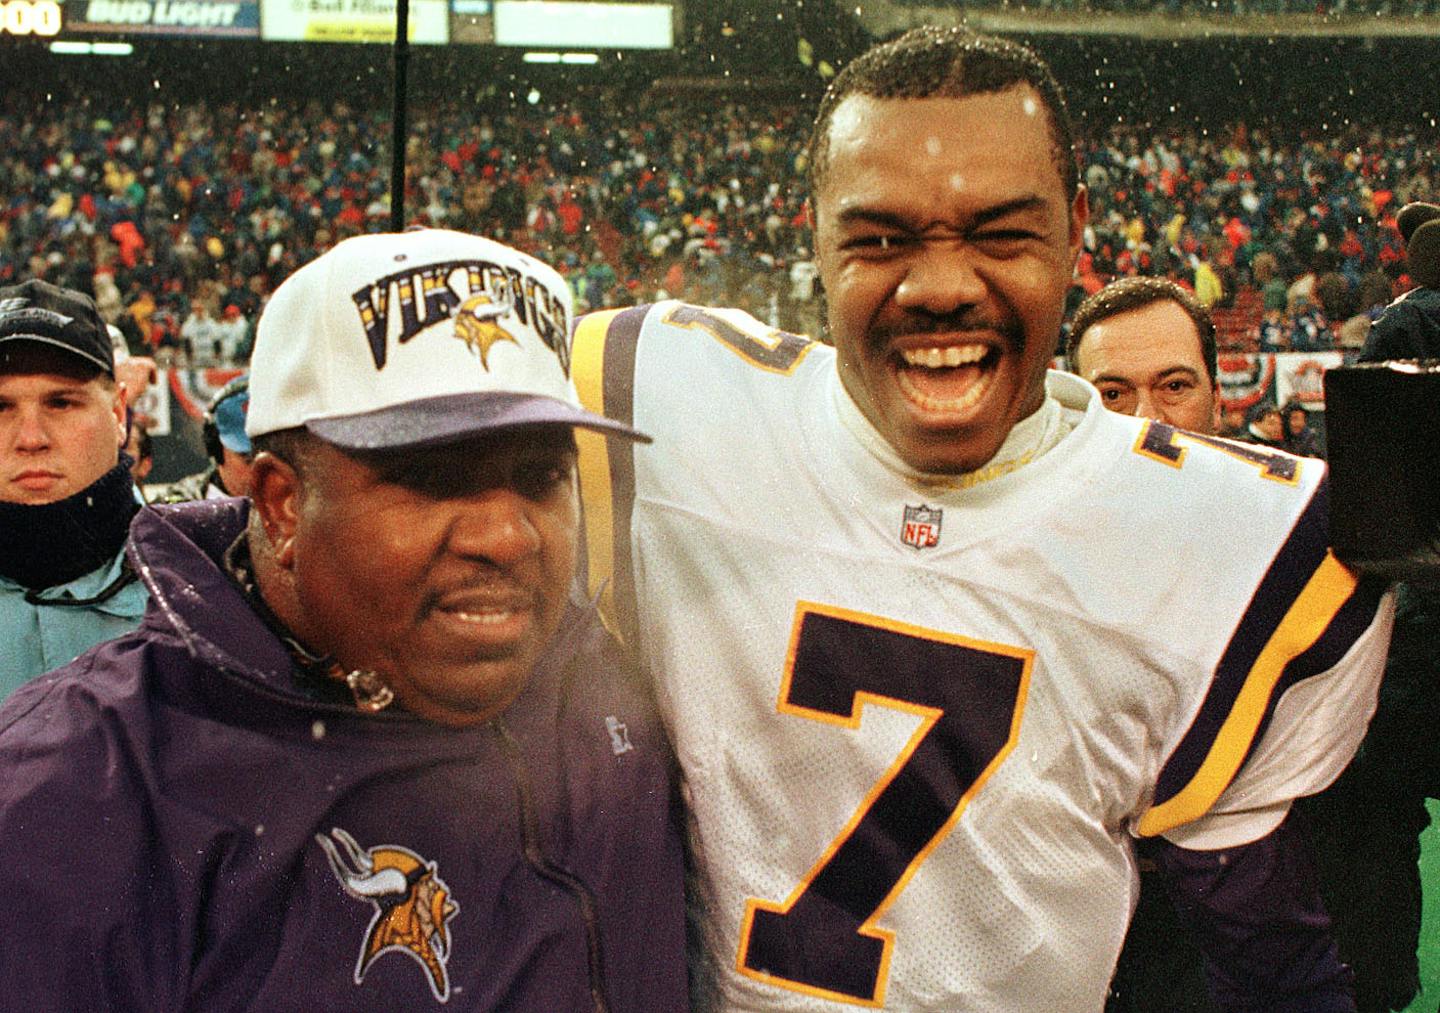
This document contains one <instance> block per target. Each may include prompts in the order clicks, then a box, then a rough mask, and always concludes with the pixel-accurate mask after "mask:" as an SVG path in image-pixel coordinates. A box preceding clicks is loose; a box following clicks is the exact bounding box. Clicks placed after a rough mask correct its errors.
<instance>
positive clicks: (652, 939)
mask: <svg viewBox="0 0 1440 1013" xmlns="http://www.w3.org/2000/svg"><path fill="white" fill-rule="evenodd" d="M247 506H248V504H246V503H244V502H243V501H240V500H214V501H209V502H202V503H193V504H185V505H183V506H178V507H167V508H161V509H147V510H145V511H143V512H142V513H141V514H140V515H139V516H138V517H137V519H136V521H135V524H134V526H133V528H132V531H131V540H130V546H129V551H130V553H131V557H132V559H133V561H134V562H135V564H136V568H137V569H138V570H139V572H140V573H141V575H142V577H143V579H144V580H145V583H146V584H147V585H148V586H149V589H150V595H151V599H150V606H149V610H148V611H147V613H146V616H145V619H144V622H143V623H142V625H141V626H140V628H139V629H138V630H136V631H135V632H134V633H131V634H128V635H126V636H124V637H121V638H120V639H118V640H114V641H111V642H109V643H107V644H103V645H101V646H100V647H97V648H95V649H94V650H92V651H90V652H88V653H87V654H84V655H82V656H81V657H80V658H78V659H76V660H75V661H74V662H73V663H72V664H70V665H68V666H66V667H65V668H62V669H59V670H58V671H56V672H54V673H51V674H49V675H46V676H42V677H40V678H39V679H36V680H35V681H33V682H31V683H29V684H28V685H26V686H25V687H24V688H23V689H22V690H21V691H19V692H17V693H16V694H15V695H14V696H12V697H11V698H10V699H9V700H8V701H7V703H6V704H5V706H4V707H3V708H0V771H3V776H0V898H3V901H0V996H4V997H5V999H4V1001H3V1005H5V1006H7V1007H9V1006H12V1005H13V1006H15V1007H17V1008H24V1009H27V1010H32V1011H37V1013H39V1011H45V1010H66V1011H72V1010H82V1009H116V1010H145V1011H154V1013H160V1011H167V1010H182V1009H199V1010H205V1011H207V1013H208V1011H220V1010H265V1011H282V1010H304V1011H307V1013H313V1011H317V1010H387V1011H388V1010H423V1009H430V1008H434V1009H440V1008H445V1009H463V1010H535V1011H545V1013H551V1011H571V1010H575V1011H597V1010H609V1011H622V1010H635V1011H647V1013H648V1011H667V1010H680V1009H684V1008H685V1003H686V996H685V993H686V971H685V956H684V912H683V897H682V894H683V876H682V867H681V848H680V836H679V828H678V826H677V825H676V821H675V819H674V811H675V810H674V806H673V805H672V799H673V795H672V787H673V785H672V780H671V764H670V756H669V753H668V749H667V745H666V742H665V739H664V736H663V734H662V732H661V729H660V725H659V722H658V720H657V718H656V716H655V714H654V712H653V710H652V708H651V705H650V704H649V702H648V701H647V699H646V697H645V696H644V694H643V693H642V692H640V691H638V690H637V688H636V684H635V683H634V681H633V679H632V676H631V675H630V672H629V670H628V669H627V668H626V666H625V664H624V663H623V662H622V660H621V656H620V654H619V653H618V651H617V650H616V649H615V648H614V647H613V645H612V644H611V642H610V641H609V639H608V638H607V637H606V636H605V634H604V631H603V629H602V628H601V627H600V626H599V623H598V622H597V620H596V619H595V617H594V614H593V612H592V611H591V610H590V609H589V608H588V606H581V605H575V606H572V610H571V614H570V615H568V616H567V618H566V620H565V621H564V622H563V624H562V627H561V629H562V632H561V634H560V637H559V642H557V643H556V644H554V645H552V647H551V649H550V651H549V653H548V654H547V656H546V658H545V660H543V661H542V662H541V664H540V665H539V666H538V667H537V671H536V674H535V676H534V678H533V680H532V681H531V683H530V685H529V686H528V687H527V688H526V690H525V691H524V692H523V693H522V694H521V696H520V697H519V698H518V699H517V700H516V701H515V703H514V704H512V705H511V707H510V708H509V709H508V710H507V711H506V712H505V714H504V715H503V716H501V717H500V718H498V719H496V720H494V721H492V722H490V723H488V724H485V725H482V726H480V727H477V728H473V729H465V730H456V729H451V728H445V727H442V726H438V725H434V724H430V723H427V722H425V721H422V720H419V719H417V718H415V717H412V716H410V715H408V714H405V713H403V712H394V713H391V712H385V713H382V714H379V715H374V716H366V715H362V714H360V713H359V712H357V711H356V710H355V708H354V707H353V706H351V705H349V704H346V703H343V702H340V701H336V700H334V699H333V698H330V697H324V698H323V699H322V697H323V696H324V695H323V694H316V693H314V692H308V691H307V690H306V688H305V684H304V682H303V681H302V680H299V679H297V677H296V674H295V671H294V668H293V665H292V662H291V658H290V655H289V653H288V652H287V650H286V648H285V647H284V646H283V645H282V644H281V642H280V641H279V640H278V639H277V638H276V637H275V635H274V634H273V633H272V632H271V631H270V629H269V628H268V627H267V626H266V625H265V624H264V623H263V622H262V621H261V620H260V619H259V618H258V616H257V615H256V614H255V613H254V611H253V610H252V609H251V608H250V606H249V604H248V603H247V601H246V599H245V597H244V596H243V595H242V594H241V593H240V591H239V590H238V589H237V588H236V586H235V585H234V584H233V583H232V582H231V580H230V579H229V578H228V577H227V576H226V574H225V572H224V570H223V568H222V567H221V566H220V565H218V560H219V559H220V558H221V556H222V554H223V552H224V550H225V548H226V547H227V546H228V545H229V544H230V543H231V542H232V541H233V540H234V539H235V538H236V536H237V535H238V534H239V532H240V531H241V530H242V529H243V526H244V523H245V518H246V510H247ZM442 1004H443V1005H442Z"/></svg>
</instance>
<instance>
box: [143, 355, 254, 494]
mask: <svg viewBox="0 0 1440 1013" xmlns="http://www.w3.org/2000/svg"><path fill="white" fill-rule="evenodd" d="M249 409H250V375H249V374H248V373H246V374H242V375H240V376H237V377H236V378H235V379H233V380H231V381H230V382H229V383H227V384H226V385H225V386H224V387H221V388H220V390H219V391H218V392H217V393H216V394H215V396H214V397H213V398H211V399H210V405H209V407H208V408H206V409H205V417H204V419H203V421H202V424H201V425H202V428H201V436H202V438H203V440H204V442H205V454H206V456H208V457H209V458H210V463H209V464H208V465H207V466H206V467H205V470H204V471H200V472H197V473H195V474H194V475H187V476H185V477H184V478H182V479H179V480H178V481H175V482H171V483H168V484H165V485H151V486H145V488H144V492H145V499H146V502H149V503H182V502H185V501H187V500H195V499H218V498H220V497H221V496H248V495H250V459H251V456H252V450H251V447H250V438H249V437H248V436H246V435H245V416H246V413H247V412H248V411H249Z"/></svg>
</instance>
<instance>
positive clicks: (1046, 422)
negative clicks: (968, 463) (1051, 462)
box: [836, 384, 1074, 488]
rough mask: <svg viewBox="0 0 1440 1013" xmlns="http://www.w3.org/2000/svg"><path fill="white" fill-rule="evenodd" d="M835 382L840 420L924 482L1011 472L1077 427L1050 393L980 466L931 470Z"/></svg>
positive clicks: (959, 483) (975, 480)
mask: <svg viewBox="0 0 1440 1013" xmlns="http://www.w3.org/2000/svg"><path fill="white" fill-rule="evenodd" d="M836 386H837V387H840V390H839V396H838V397H837V399H836V400H837V402H838V409H839V413H840V421H841V423H842V424H843V425H844V426H845V428H846V429H847V430H849V431H850V433H851V434H852V435H853V436H854V437H855V438H856V439H857V440H858V441H859V443H860V444H861V446H863V447H864V448H865V449H866V450H867V451H868V452H869V453H870V454H871V455H872V456H873V457H875V458H877V459H878V460H879V461H880V462H881V463H882V464H884V465H885V466H886V467H887V468H889V469H891V470H892V471H895V472H898V473H900V474H902V475H904V476H905V477H906V478H908V479H911V480H913V481H918V482H921V483H923V484H925V485H931V486H933V485H947V486H955V487H957V488H964V487H969V486H972V485H977V484H979V483H981V482H985V481H989V480H990V479H992V478H999V477H1000V476H1002V475H1008V474H1009V473H1010V472H1012V471H1016V470H1018V469H1020V468H1022V467H1024V466H1025V465H1027V464H1029V463H1031V462H1032V461H1036V460H1039V459H1040V458H1041V457H1043V456H1044V455H1045V454H1046V453H1048V452H1049V451H1051V450H1052V449H1054V448H1055V446H1056V445H1057V444H1059V442H1060V441H1061V440H1062V439H1064V438H1065V435H1066V434H1067V433H1069V432H1070V430H1071V429H1073V428H1074V425H1073V423H1072V422H1071V421H1069V420H1067V419H1066V416H1065V411H1064V409H1063V408H1062V406H1061V404H1060V402H1059V401H1057V400H1056V399H1055V398H1053V397H1051V396H1049V395H1048V394H1047V395H1046V397H1045V400H1043V401H1042V402H1040V407H1039V408H1038V409H1037V410H1036V411H1035V412H1034V413H1032V414H1030V415H1028V416H1026V417H1025V418H1023V419H1021V420H1020V421H1019V422H1017V423H1015V425H1014V426H1013V427H1012V428H1011V430H1010V432H1009V434H1008V435H1007V436H1006V437H1005V442H1004V443H1002V444H1000V449H999V450H997V451H996V452H995V456H994V457H992V458H991V459H990V460H989V461H987V462H986V463H985V464H984V465H982V466H981V467H980V468H978V469H976V470H975V471H973V472H968V473H964V474H959V475H938V474H931V473H928V472H922V471H918V470H916V469H915V468H913V467H911V466H910V465H909V464H906V463H905V461H904V460H903V459H902V458H901V457H900V455H899V453H897V452H896V450H895V448H894V447H893V446H891V445H890V443H889V442H888V441H887V440H886V439H885V437H883V436H882V435H880V433H879V431H878V430H876V428H875V427H874V426H873V425H871V424H870V420H869V419H867V418H866V417H865V415H864V414H863V413H862V412H861V411H860V409H859V407H858V406H857V405H856V404H855V402H854V401H853V400H851V398H850V396H849V395H848V394H847V393H845V391H844V389H843V386H841V385H839V384H837V385H836Z"/></svg>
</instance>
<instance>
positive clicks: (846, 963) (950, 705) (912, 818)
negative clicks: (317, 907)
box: [738, 602, 1033, 1006]
mask: <svg viewBox="0 0 1440 1013" xmlns="http://www.w3.org/2000/svg"><path fill="white" fill-rule="evenodd" d="M1032 658H1033V654H1032V652H1030V651H1027V650H1024V649H1022V648H1018V647H1010V646H1007V645H1005V644H992V643H985V642H983V641H977V640H970V639H968V638H965V637H960V636H956V635H954V634H949V633H943V632H940V631H937V630H927V629H922V628H920V627H917V626H910V625H907V624H904V623H898V622H895V621H893V620H888V619H883V618H880V617H878V616H868V615H863V614H860V613H856V612H849V611H846V610H844V609H837V608H833V607H830V606H826V605H815V604H811V603H809V602H801V603H800V604H799V605H798V606H797V607H796V610H795V626H794V629H793V631H792V633H791V642H790V654H789V658H788V660H787V666H786V672H785V678H784V681H783V682H782V683H781V686H780V700H779V710H780V711H781V713H785V714H793V715H796V716H799V717H803V718H810V719H813V720H816V721H825V722H828V723H831V724H835V725H839V726H841V727H844V728H850V729H858V728H859V726H860V715H861V711H862V709H863V708H864V707H865V705H866V704H876V705H878V706H882V707H891V708H895V709H898V710H903V711H907V712H909V713H912V714H915V715H917V716H919V717H920V718H921V722H920V725H919V727H918V728H917V729H916V730H915V733H914V734H913V735H912V736H911V737H910V740H909V741H908V742H907V743H906V745H905V748H904V749H903V750H902V751H901V753H900V755H899V756H897V757H896V758H895V760H894V762H893V763H892V764H891V765H890V767H889V768H888V769H887V770H886V771H885V773H884V774H883V775H882V776H881V777H880V779H879V780H878V781H877V782H876V783H875V784H874V785H873V786H871V787H870V789H869V792H868V794H867V795H866V796H865V798H864V800H863V801H862V802H861V804H860V806H859V808H858V809H856V810H855V812H854V814H853V815H852V816H851V817H850V819H849V821H848V822H847V823H846V824H845V827H844V828H843V829H842V830H841V831H840V833H839V835H838V836H836V838H835V839H834V840H833V841H832V842H831V843H830V846H829V847H828V848H827V849H826V851H825V853H824V854H823V855H822V856H820V860H819V861H818V862H816V863H815V865H814V867H813V868H811V870H810V872H809V873H808V874H807V875H806V876H805V878H804V879H803V880H802V881H801V882H800V884H799V885H798V886H797V887H796V888H795V890H794V891H792V893H791V894H790V896H789V897H788V898H787V899H786V900H785V901H784V902H783V903H779V904H777V903H773V902H770V901H765V900H758V899H751V900H749V901H748V902H747V903H746V908H745V919H744V922H743V924H742V926H741V932H740V953H739V958H738V967H739V970H740V972H741V973H742V974H746V975H749V976H750V977H753V978H757V979H759V980H761V981H765V982H769V983H771V984H774V985H779V986H781V987H782V988H789V989H793V990H795V991H800V992H806V993H809V994H812V995H820V996H824V997H826V998H829V999H838V1000H841V1001H844V1002H852V1003H858V1004H861V1005H867V1006H879V1005H881V1004H882V1003H883V1002H884V1001H885V982H886V978H887V974H888V971H889V966H890V955H891V950H892V948H893V946H894V942H895V939H894V935H893V934H892V933H890V932H888V931H886V930H884V929H880V928H877V927H876V924H875V923H876V922H877V921H878V920H879V918H880V916H881V915H882V914H883V913H884V912H885V910H886V908H888V907H889V905H890V903H891V902H892V901H893V900H894V899H895V897H897V896H898V895H899V893H900V891H901V890H903V889H904V887H905V884H906V883H908V882H909V880H910V877H911V876H913V875H914V874H915V871H916V870H917V869H918V868H919V866H920V864H921V863H922V862H924V860H925V858H926V856H928V855H929V854H930V852H931V851H932V850H933V849H934V848H935V847H936V846H937V845H938V844H939V843H940V842H941V840H943V839H944V837H945V835H946V834H947V833H948V832H949V830H950V828H951V827H953V826H954V825H955V823H956V821H957V820H959V819H960V815H961V813H963V812H964V810H965V806H966V805H967V803H969V801H970V799H972V798H973V797H974V796H975V793H976V792H977V791H979V790H980V788H981V786H982V785H983V784H984V783H985V781H986V779H987V778H988V777H989V776H990V775H991V774H992V773H993V772H994V771H995V769H996V768H997V767H999V766H1000V764H1001V762H1002V761H1003V760H1004V759H1005V757H1006V756H1007V755H1008V754H1009V752H1010V750H1011V749H1013V748H1014V746H1015V740H1016V738H1017V737H1018V735H1019V733H1020V718H1021V714H1022V712H1023V711H1024V707H1025V694H1026V690H1027V688H1028V686H1029V681H1030V668H1031V664H1032Z"/></svg>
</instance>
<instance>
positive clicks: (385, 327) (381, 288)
mask: <svg viewBox="0 0 1440 1013" xmlns="http://www.w3.org/2000/svg"><path fill="white" fill-rule="evenodd" d="M456 283H458V284H459V285H460V289H459V290H458V291H457V289H456V288H455V284H456ZM392 287H393V288H394V289H395V292H396V294H397V296H398V299H399V304H400V305H399V309H400V334H399V342H400V344H402V345H403V344H404V343H405V342H407V341H409V340H410V339H411V338H413V337H415V335H417V334H419V333H420V332H421V331H423V330H424V329H425V328H427V327H431V326H434V325H435V324H437V323H440V322H441V321H442V320H448V319H450V318H451V317H453V316H454V315H455V311H456V309H457V308H458V307H459V306H460V305H461V304H462V303H464V302H465V301H466V300H468V299H470V298H472V297H474V296H476V295H487V296H489V297H490V298H491V299H492V300H494V302H495V303H496V304H497V305H500V306H504V307H506V308H507V309H510V310H513V312H514V314H515V318H516V319H517V320H518V321H519V322H520V323H521V324H524V325H527V326H529V327H531V328H532V329H533V330H534V331H535V333H536V335H538V336H539V338H540V340H541V341H543V342H544V343H545V346H546V347H547V348H549V349H550V350H551V351H552V352H554V353H555V357H556V358H558V359H559V360H560V368H561V369H562V370H563V371H564V373H565V375H566V376H567V377H568V376H569V375H570V342H569V336H570V321H569V319H568V317H567V314H566V311H565V304H564V303H563V302H562V301H561V300H560V299H558V298H556V297H555V295H554V294H553V293H552V292H551V291H550V288H549V287H548V286H547V285H546V284H545V283H544V282H543V281H540V280H538V279H536V278H534V277H532V276H530V275H528V274H525V273H524V272H522V271H519V270H517V269H516V268H514V267H512V266H508V265H504V264H496V263H493V262H491V261H484V260H451V261H445V262H444V263H439V264H427V265H425V266H423V267H415V268H411V269H409V270H405V271H397V272H396V273H394V274H390V275H386V276H385V277H384V278H381V279H380V280H379V281H378V282H376V283H375V284H373V285H366V286H365V287H364V288H361V289H359V290H358V291H356V292H355V293H353V295H352V296H351V298H352V299H354V301H355V306H356V308H357V309H359V311H360V321H361V323H362V325H363V326H364V328H365V335H366V337H367V338H368V339H369V341H370V354H371V355H372V356H373V357H374V359H375V368H376V369H384V368H385V346H386V335H387V334H388V333H389V330H390V292H391V289H392ZM416 292H419V293H420V297H419V298H418V299H417V298H416Z"/></svg>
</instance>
